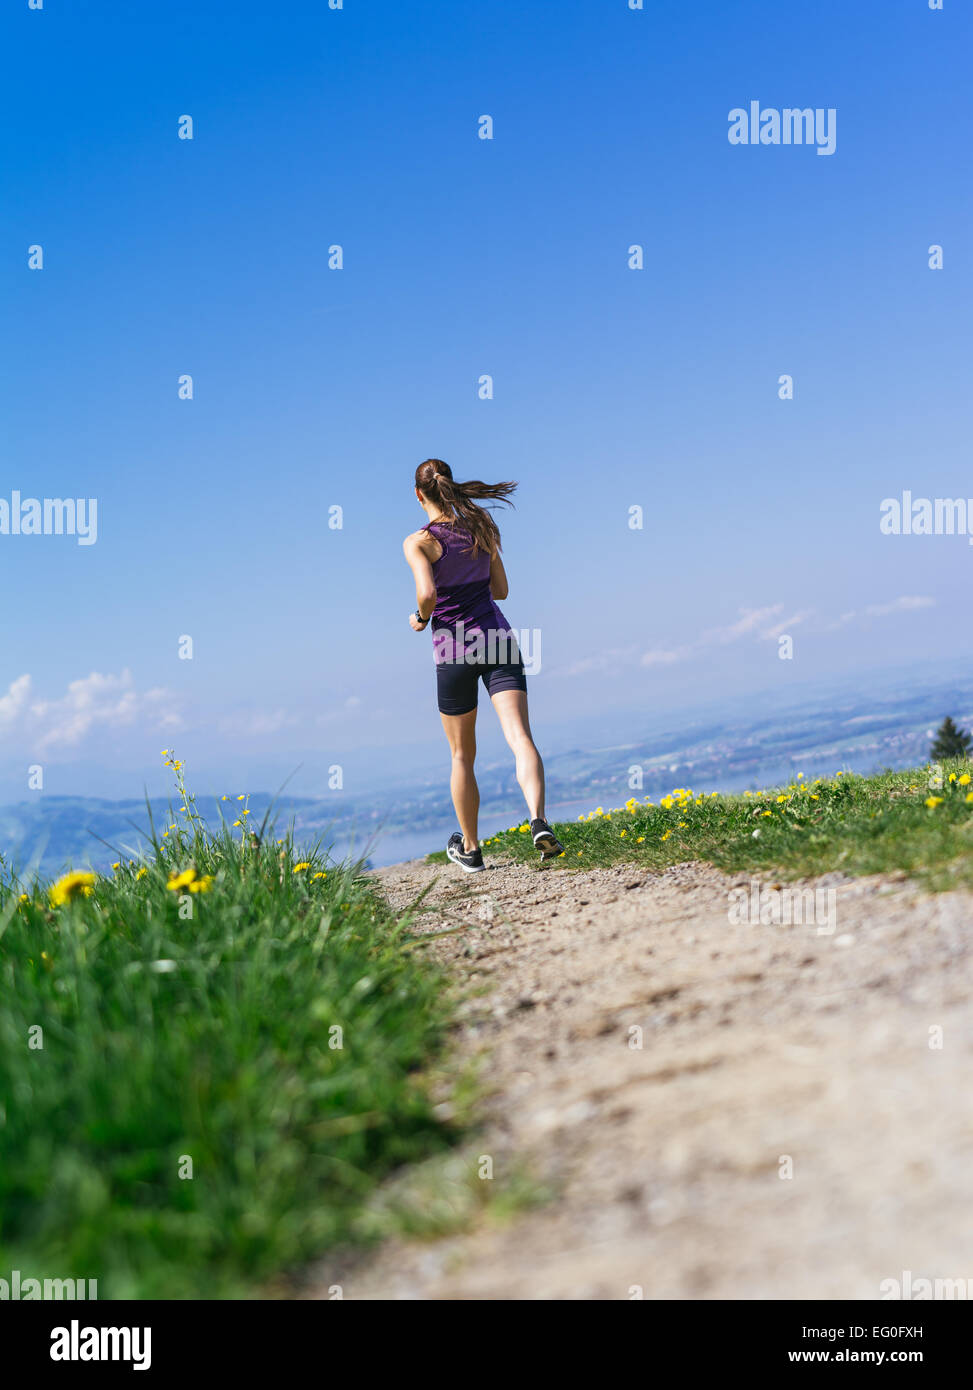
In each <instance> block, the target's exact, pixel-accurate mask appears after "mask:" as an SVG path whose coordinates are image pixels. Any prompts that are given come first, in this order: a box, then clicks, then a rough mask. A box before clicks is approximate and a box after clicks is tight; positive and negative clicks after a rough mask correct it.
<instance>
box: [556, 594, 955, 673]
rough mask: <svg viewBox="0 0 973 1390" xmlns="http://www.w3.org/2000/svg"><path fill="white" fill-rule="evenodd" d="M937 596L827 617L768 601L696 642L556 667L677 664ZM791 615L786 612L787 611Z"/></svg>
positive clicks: (909, 608)
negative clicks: (802, 628)
mask: <svg viewBox="0 0 973 1390" xmlns="http://www.w3.org/2000/svg"><path fill="white" fill-rule="evenodd" d="M935 602H936V600H935V599H932V598H921V597H916V596H904V597H902V598H896V599H892V600H890V601H889V602H888V603H871V604H868V605H866V607H864V608H862V609H860V610H852V611H851V612H848V613H843V614H842V615H841V617H839V618H836V619H832V620H830V621H826V620H824V619H823V618H817V616H816V614H815V611H814V609H813V608H803V609H795V610H793V611H791V612H789V613H788V612H787V610H786V609H785V608H784V605H783V604H782V603H772V604H766V605H764V606H763V607H761V608H743V609H741V610H740V616H739V618H737V619H736V620H735V621H734V622H732V623H728V624H725V625H724V626H722V627H714V628H709V629H708V630H707V631H705V632H703V633H701V634H700V635H699V636H698V637H696V638H693V640H692V641H689V642H684V643H682V644H681V645H680V646H677V647H653V648H651V649H650V650H649V651H647V652H641V653H639V652H638V651H637V650H635V649H632V648H623V649H619V648H615V649H613V650H610V651H603V652H598V653H592V654H591V655H590V656H585V657H582V658H581V659H580V660H579V661H576V662H574V663H573V664H572V665H571V666H567V667H565V668H563V669H562V670H558V671H555V672H553V673H552V674H554V675H559V676H581V675H588V674H590V673H591V672H595V671H604V670H610V669H612V668H615V669H617V668H618V667H619V666H626V665H632V664H637V665H639V666H643V667H648V668H651V667H659V666H675V665H677V664H679V663H681V662H685V661H692V660H693V659H698V658H699V657H701V656H705V655H706V654H707V653H712V649H713V647H714V646H720V647H723V646H729V645H730V644H732V643H736V642H742V641H744V640H746V639H748V638H750V639H753V640H755V641H757V642H770V641H776V640H777V639H778V637H780V636H782V635H783V634H784V633H790V632H793V630H794V629H795V628H796V627H798V626H800V625H801V624H804V625H806V626H807V625H810V626H811V629H812V631H819V632H834V631H836V630H837V629H838V628H841V627H845V626H846V625H847V624H848V623H851V622H855V621H856V620H862V619H871V618H888V617H895V616H896V615H898V614H907V613H913V612H916V611H918V610H920V609H923V608H932V607H934V606H935ZM785 614H786V616H785Z"/></svg>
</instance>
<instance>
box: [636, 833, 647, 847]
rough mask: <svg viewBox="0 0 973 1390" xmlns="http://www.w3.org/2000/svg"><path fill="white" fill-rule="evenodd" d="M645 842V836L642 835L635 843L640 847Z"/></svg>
mask: <svg viewBox="0 0 973 1390" xmlns="http://www.w3.org/2000/svg"><path fill="white" fill-rule="evenodd" d="M644 840H645V836H644V835H640V836H639V837H638V839H637V840H636V841H635V843H636V844H637V845H640V844H642V843H643V842H644Z"/></svg>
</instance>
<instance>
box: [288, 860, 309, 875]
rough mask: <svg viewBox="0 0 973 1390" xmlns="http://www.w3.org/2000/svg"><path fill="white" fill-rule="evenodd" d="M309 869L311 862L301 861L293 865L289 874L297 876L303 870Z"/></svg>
mask: <svg viewBox="0 0 973 1390" xmlns="http://www.w3.org/2000/svg"><path fill="white" fill-rule="evenodd" d="M310 867H311V861H310V860H309V859H302V860H301V862H300V864H295V865H294V867H293V869H292V870H291V873H292V874H299V873H301V872H302V871H303V870H304V869H309V868H310Z"/></svg>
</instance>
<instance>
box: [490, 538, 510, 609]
mask: <svg viewBox="0 0 973 1390" xmlns="http://www.w3.org/2000/svg"><path fill="white" fill-rule="evenodd" d="M509 593H510V585H509V584H508V583H507V571H506V570H505V569H504V567H503V561H502V560H501V559H500V551H499V550H498V551H497V553H496V555H494V557H493V559H492V560H491V561H490V597H491V598H506V597H507V595H508V594H509Z"/></svg>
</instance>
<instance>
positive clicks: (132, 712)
mask: <svg viewBox="0 0 973 1390" xmlns="http://www.w3.org/2000/svg"><path fill="white" fill-rule="evenodd" d="M32 689H33V682H32V680H31V678H30V676H29V675H23V676H18V677H17V679H16V680H14V681H12V682H11V684H10V686H9V688H8V690H7V693H6V694H5V695H2V696H0V726H2V727H3V730H4V732H5V733H8V734H16V735H17V737H18V738H19V739H20V740H21V741H22V742H24V743H25V744H26V746H27V747H28V748H29V749H30V750H31V751H32V752H33V753H35V754H38V755H40V754H44V753H48V752H50V751H51V750H57V749H59V748H74V747H77V745H78V744H80V743H81V742H83V740H84V739H85V738H86V737H87V736H88V735H89V734H90V733H92V731H94V730H97V729H99V728H104V729H109V730H114V729H117V728H118V727H119V726H123V727H131V726H133V725H135V724H136V723H144V724H145V726H146V728H147V729H151V730H155V731H172V730H175V729H179V728H181V726H182V724H181V720H180V718H179V716H178V714H177V712H176V711H175V710H174V708H173V697H172V696H171V695H170V694H169V692H168V691H166V690H163V689H160V688H158V687H157V688H155V689H152V690H149V691H146V692H145V693H144V694H141V695H140V694H139V692H138V691H137V690H136V688H135V682H134V681H133V679H132V673H131V671H128V670H125V671H122V672H121V674H120V675H117V676H116V675H102V674H101V673H100V672H98V671H92V673H91V674H90V675H89V676H82V677H80V678H79V679H78V680H73V681H71V682H69V684H68V688H67V690H66V692H65V693H64V694H63V695H61V696H60V697H58V698H57V699H43V698H37V699H32V698H31V694H32Z"/></svg>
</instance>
